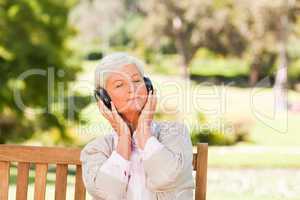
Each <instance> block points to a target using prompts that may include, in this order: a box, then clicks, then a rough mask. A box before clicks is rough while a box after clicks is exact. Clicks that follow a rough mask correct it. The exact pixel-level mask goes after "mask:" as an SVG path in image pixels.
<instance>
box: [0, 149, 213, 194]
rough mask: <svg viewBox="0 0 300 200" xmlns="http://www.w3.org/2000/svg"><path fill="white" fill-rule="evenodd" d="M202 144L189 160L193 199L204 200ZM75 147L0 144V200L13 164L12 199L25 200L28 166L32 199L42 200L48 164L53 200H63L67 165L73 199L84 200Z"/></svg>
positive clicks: (205, 152)
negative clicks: (52, 176)
mask: <svg viewBox="0 0 300 200" xmlns="http://www.w3.org/2000/svg"><path fill="white" fill-rule="evenodd" d="M207 150H208V146H207V144H206V143H199V144H198V145H197V154H196V153H195V154H194V157H193V167H194V170H196V191H195V200H205V199H206V182H207ZM79 157H80V149H79V148H63V147H34V146H22V145H8V144H3V145H0V199H1V200H8V198H9V197H8V193H9V192H8V190H9V177H10V166H11V164H12V162H16V163H17V184H16V199H17V200H25V199H27V191H28V177H29V169H30V165H32V164H34V166H35V180H34V199H35V200H44V199H45V193H46V181H47V171H48V165H49V164H55V165H56V180H55V199H56V200H65V199H66V191H67V175H68V165H75V166H76V178H75V191H74V192H75V196H74V198H75V200H84V199H85V198H86V190H85V188H84V184H83V181H82V171H81V162H80V160H79Z"/></svg>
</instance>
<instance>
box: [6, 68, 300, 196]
mask: <svg viewBox="0 0 300 200" xmlns="http://www.w3.org/2000/svg"><path fill="white" fill-rule="evenodd" d="M88 66H89V67H88V68H87V70H86V71H84V72H83V73H82V75H81V76H80V77H79V79H78V81H77V82H76V83H75V84H74V88H77V89H76V90H78V91H79V92H81V93H86V94H91V90H90V89H91V88H92V83H93V81H92V77H93V70H94V67H95V64H91V63H88ZM151 79H152V80H153V82H154V85H155V86H156V88H157V89H158V91H159V92H158V98H159V101H158V102H160V103H161V101H164V102H163V104H162V103H161V104H160V103H159V105H158V112H159V111H161V110H163V109H166V110H169V111H170V110H171V111H172V110H174V109H176V108H177V109H178V112H176V115H175V116H176V119H177V120H184V122H185V123H186V124H187V125H188V126H189V128H191V127H192V126H194V125H195V123H197V122H195V120H194V118H193V117H194V116H195V113H194V112H195V111H196V109H203V108H206V109H208V108H210V109H212V110H213V109H215V108H218V105H219V104H220V98H219V97H216V96H213V95H211V94H216V93H214V92H213V91H216V92H217V94H218V92H220V91H222V88H225V90H226V96H227V97H226V106H225V107H226V109H225V111H224V112H223V113H221V114H211V116H210V117H211V119H213V121H214V120H218V119H220V118H221V119H223V118H228V119H230V120H239V119H241V120H244V119H246V120H247V121H249V123H251V124H252V126H251V132H250V141H249V142H241V143H238V144H236V145H233V146H210V147H209V157H208V165H209V166H208V167H209V168H208V188H207V199H209V200H219V199H222V200H232V199H235V200H283V199H284V200H298V199H299V196H300V185H299V183H300V133H299V122H300V114H296V113H291V112H289V113H288V115H287V116H285V115H280V116H278V115H276V113H275V114H274V110H273V93H272V89H271V88H268V89H262V88H256V89H253V88H239V87H235V86H226V85H225V86H214V85H212V86H204V85H202V86H199V85H196V84H195V83H194V82H193V83H183V82H182V81H181V80H180V79H178V78H176V77H175V76H174V77H173V76H162V75H155V74H153V75H151ZM87 82H89V84H90V85H89V84H86V83H87ZM82 83H85V85H84V86H83V85H82ZM178 88H179V89H178ZM209 92H210V93H209ZM177 93H178V96H179V97H184V98H183V99H182V100H178V98H179V97H178V98H169V99H164V98H166V97H167V96H168V95H172V94H173V95H174V94H177ZM204 93H205V94H210V95H211V98H200V100H199V102H197V103H194V104H193V103H192V99H193V98H192V97H195V96H196V95H197V94H200V95H201V94H202V95H203V94H204ZM251 95H253V103H252V104H251V98H250V97H251ZM202 97H203V96H202ZM297 99H298V100H299V99H300V94H299V93H296V92H294V91H289V101H291V102H292V101H296V100H297ZM188 105H193V106H198V107H197V108H195V107H194V108H192V109H190V110H188V109H189V108H187V107H188ZM208 110H209V109H208ZM208 114H209V113H208ZM82 115H83V117H84V118H85V119H86V120H87V124H86V125H81V126H78V127H76V128H74V135H75V136H76V137H77V138H78V140H79V141H81V143H82V145H84V144H86V143H87V142H88V141H90V140H91V139H93V138H94V137H97V136H99V135H101V134H105V133H106V132H107V130H109V129H108V127H109V126H108V124H107V122H106V121H105V120H104V118H103V117H102V116H101V115H100V113H99V111H98V109H97V107H96V104H95V103H94V102H93V103H91V104H90V106H88V108H87V109H85V110H83V111H82ZM99 124H104V125H105V126H104V127H107V129H106V128H105V129H104V131H103V127H102V126H101V127H102V128H101V127H100V128H99V127H98V126H99ZM45 139H46V138H45ZM39 141H42V138H39ZM34 142H35V141H34V138H33V139H32V140H29V141H28V142H27V144H30V143H34ZM195 150H196V148H195ZM12 174H14V176H12V177H11V185H12V187H11V188H10V195H11V197H12V199H13V197H14V195H15V179H16V169H15V168H12ZM30 177H31V178H30V185H29V194H28V195H29V199H32V198H33V197H32V196H33V190H34V172H33V171H32V172H31V173H30ZM54 179H55V170H54V169H52V170H49V173H48V187H47V199H53V197H54V188H55V182H54ZM73 191H74V171H72V170H70V173H69V176H68V189H67V195H68V196H67V199H72V198H73V195H74V192H73ZM88 199H91V198H90V197H88Z"/></svg>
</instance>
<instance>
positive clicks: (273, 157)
mask: <svg viewBox="0 0 300 200" xmlns="http://www.w3.org/2000/svg"><path fill="white" fill-rule="evenodd" d="M297 151H298V152H295V150H294V149H292V148H286V147H277V148H268V147H267V148H266V147H263V148H259V147H255V146H253V147H248V148H242V146H241V148H238V147H232V148H231V147H227V148H226V147H225V148H224V147H209V156H208V166H209V167H218V168H249V167H250V168H300V162H299V160H300V152H299V149H297Z"/></svg>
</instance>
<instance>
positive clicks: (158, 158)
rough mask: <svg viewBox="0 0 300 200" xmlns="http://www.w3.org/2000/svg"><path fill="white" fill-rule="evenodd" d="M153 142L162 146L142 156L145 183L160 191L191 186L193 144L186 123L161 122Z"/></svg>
mask: <svg viewBox="0 0 300 200" xmlns="http://www.w3.org/2000/svg"><path fill="white" fill-rule="evenodd" d="M156 143H161V145H162V148H160V149H159V150H158V151H155V152H154V153H153V154H152V155H151V156H150V157H148V158H147V159H144V160H143V165H144V170H145V175H146V185H147V187H149V188H150V189H151V190H153V191H156V192H163V191H170V190H174V189H176V188H178V187H180V186H187V185H189V186H191V183H192V182H191V181H192V179H193V177H192V171H193V168H192V159H193V146H192V143H191V139H190V135H189V132H188V129H187V127H186V125H184V124H183V123H179V122H170V123H166V124H164V127H162V128H161V130H160V136H159V140H157V141H156Z"/></svg>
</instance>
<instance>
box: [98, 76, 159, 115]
mask: <svg viewBox="0 0 300 200" xmlns="http://www.w3.org/2000/svg"><path fill="white" fill-rule="evenodd" d="M144 82H145V86H146V88H147V92H148V94H149V92H150V91H152V94H153V85H152V82H151V80H150V79H149V78H148V77H145V76H144ZM94 95H95V98H96V100H97V101H99V99H101V100H102V101H103V103H104V104H105V106H106V107H108V108H109V109H110V110H111V104H110V102H111V98H110V97H109V95H108V93H107V91H106V90H105V89H104V88H99V89H98V90H95V92H94Z"/></svg>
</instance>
